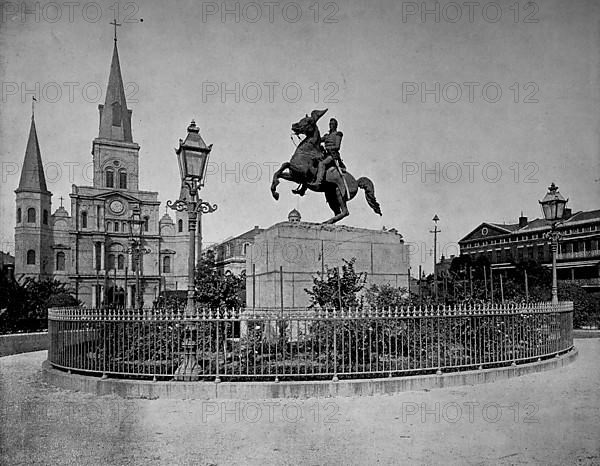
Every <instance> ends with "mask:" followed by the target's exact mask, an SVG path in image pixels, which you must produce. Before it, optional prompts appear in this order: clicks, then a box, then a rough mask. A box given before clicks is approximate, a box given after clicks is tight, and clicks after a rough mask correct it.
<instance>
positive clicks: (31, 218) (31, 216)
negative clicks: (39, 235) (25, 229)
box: [27, 207, 35, 223]
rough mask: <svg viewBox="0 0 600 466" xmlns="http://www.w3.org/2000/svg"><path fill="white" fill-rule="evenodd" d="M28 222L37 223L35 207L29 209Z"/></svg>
mask: <svg viewBox="0 0 600 466" xmlns="http://www.w3.org/2000/svg"><path fill="white" fill-rule="evenodd" d="M27 223H35V209H34V208H33V207H30V208H29V209H27Z"/></svg>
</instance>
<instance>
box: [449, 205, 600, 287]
mask: <svg viewBox="0 0 600 466" xmlns="http://www.w3.org/2000/svg"><path fill="white" fill-rule="evenodd" d="M550 229H551V222H549V221H547V220H545V219H543V218H542V219H539V218H538V219H535V220H531V221H529V220H528V219H527V217H524V216H523V215H522V214H521V216H520V217H519V220H518V222H516V223H511V224H504V223H492V222H483V223H481V224H480V225H479V226H477V228H475V229H473V230H472V231H471V232H470V233H469V234H468V235H466V236H465V237H464V238H463V239H461V240H460V241H459V242H458V244H459V246H460V253H461V255H469V256H471V259H472V260H477V258H478V257H479V256H482V255H483V256H485V257H486V258H487V259H488V260H489V262H490V264H491V266H492V268H493V269H500V270H502V269H507V268H512V267H514V266H515V264H518V263H521V262H530V261H535V262H538V263H540V264H542V265H544V266H546V267H551V266H552V251H551V247H550V242H549V240H547V239H545V238H544V234H545V233H547V232H549V231H550ZM557 230H558V231H559V232H560V233H561V235H562V237H561V240H560V241H559V243H558V247H559V249H558V254H557V257H556V260H557V278H558V280H559V281H568V282H573V283H576V284H578V285H580V286H582V287H584V288H587V289H588V290H589V291H600V210H591V211H580V212H576V213H572V211H571V209H565V215H564V218H563V221H562V222H561V223H560V224H559V225H558V226H557Z"/></svg>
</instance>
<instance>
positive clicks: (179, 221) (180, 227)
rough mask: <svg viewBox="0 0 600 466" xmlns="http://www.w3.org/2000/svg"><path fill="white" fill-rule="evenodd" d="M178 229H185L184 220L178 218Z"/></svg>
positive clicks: (179, 230) (180, 230)
mask: <svg viewBox="0 0 600 466" xmlns="http://www.w3.org/2000/svg"><path fill="white" fill-rule="evenodd" d="M177 231H178V232H179V233H181V232H182V231H183V220H181V219H179V220H177Z"/></svg>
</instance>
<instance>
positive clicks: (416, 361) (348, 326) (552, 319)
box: [48, 302, 573, 381]
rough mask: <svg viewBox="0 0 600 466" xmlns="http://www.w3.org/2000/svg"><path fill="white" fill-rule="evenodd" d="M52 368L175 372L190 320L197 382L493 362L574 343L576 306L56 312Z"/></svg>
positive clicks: (385, 372)
mask: <svg viewBox="0 0 600 466" xmlns="http://www.w3.org/2000/svg"><path fill="white" fill-rule="evenodd" d="M48 314H49V316H48V318H49V336H50V348H49V354H48V359H49V361H50V362H51V363H52V364H53V366H54V367H56V368H60V369H64V370H72V371H77V372H84V373H89V374H93V375H106V376H112V377H125V378H156V379H171V378H172V377H174V376H175V371H176V370H177V368H178V366H179V365H180V364H181V362H182V360H183V355H184V348H185V346H184V339H185V338H187V337H186V334H185V330H186V327H187V328H188V330H189V325H190V324H192V325H193V328H194V331H193V334H192V338H193V341H194V343H195V350H194V355H195V357H196V360H197V363H198V372H199V374H200V379H201V380H215V379H216V380H271V381H272V380H276V379H281V380H283V379H293V380H327V379H331V378H332V377H333V378H336V377H339V378H361V377H385V376H399V375H413V374H423V373H433V372H436V371H445V372H447V371H459V370H466V369H475V368H481V367H494V366H499V365H509V364H514V363H522V362H527V361H533V360H537V359H539V358H545V357H551V356H554V355H557V354H559V353H561V352H565V351H568V350H569V349H571V348H572V346H573V333H572V329H573V305H572V303H570V302H562V303H559V304H558V305H555V306H552V305H551V304H550V303H539V304H522V305H489V306H484V305H482V306H474V307H456V308H448V307H443V306H439V307H423V308H417V307H406V308H388V309H352V310H343V311H339V310H330V309H319V310H306V309H304V310H284V313H283V315H282V314H281V313H280V311H278V312H276V311H274V310H262V311H258V310H255V311H252V310H244V309H241V310H232V311H228V310H227V311H223V310H218V311H212V310H200V311H198V312H196V313H195V314H194V315H193V316H192V317H190V316H189V315H184V313H183V312H181V311H174V310H165V309H144V310H137V311H133V310H110V311H107V310H101V309H82V308H76V309H71V308H69V309H51V310H50V311H49V313H48Z"/></svg>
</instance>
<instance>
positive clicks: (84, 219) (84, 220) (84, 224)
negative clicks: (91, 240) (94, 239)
mask: <svg viewBox="0 0 600 466" xmlns="http://www.w3.org/2000/svg"><path fill="white" fill-rule="evenodd" d="M87 218H88V216H87V212H81V228H87Z"/></svg>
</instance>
